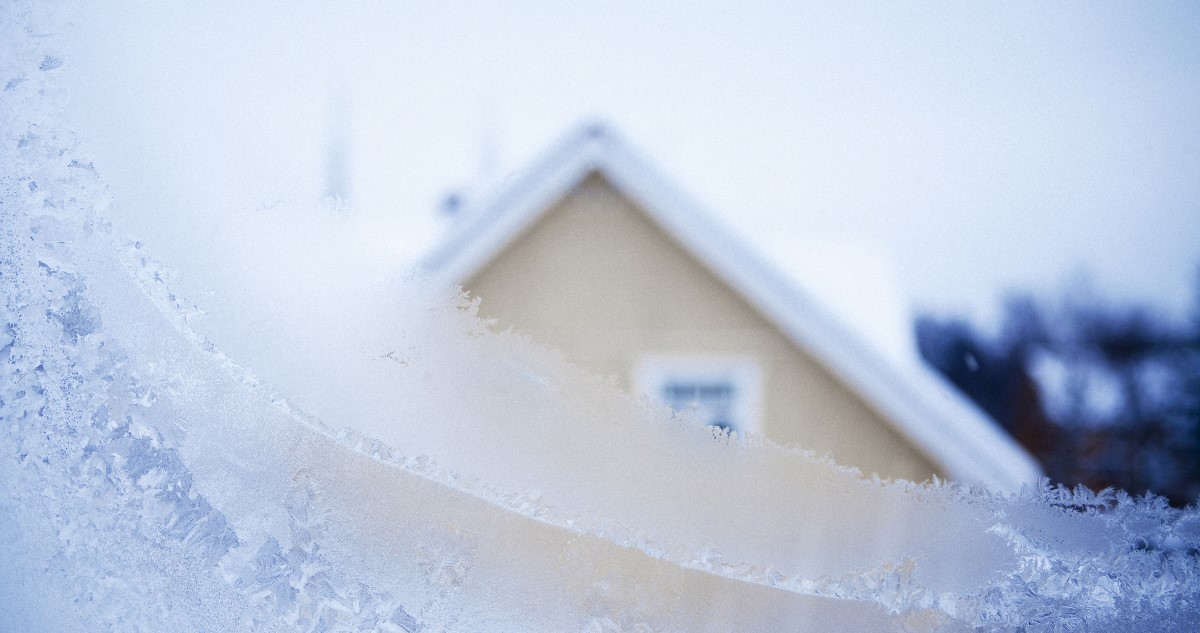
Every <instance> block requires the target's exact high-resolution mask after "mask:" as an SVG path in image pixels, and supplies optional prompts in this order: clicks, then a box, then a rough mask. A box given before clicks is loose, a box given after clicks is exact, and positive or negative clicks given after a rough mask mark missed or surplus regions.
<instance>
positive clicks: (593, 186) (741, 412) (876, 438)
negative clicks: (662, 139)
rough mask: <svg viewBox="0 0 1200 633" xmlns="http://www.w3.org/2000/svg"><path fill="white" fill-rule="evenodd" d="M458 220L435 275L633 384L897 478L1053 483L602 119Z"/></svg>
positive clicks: (522, 328)
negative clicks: (733, 231)
mask: <svg viewBox="0 0 1200 633" xmlns="http://www.w3.org/2000/svg"><path fill="white" fill-rule="evenodd" d="M461 214H462V217H461V219H460V220H459V222H458V224H457V225H456V226H455V227H453V228H452V229H451V231H450V233H449V234H448V236H447V238H446V239H445V240H444V241H443V242H442V243H441V244H440V245H439V246H438V247H437V248H436V249H435V250H434V251H433V252H432V253H431V254H430V255H429V256H428V257H427V258H426V259H425V260H424V262H423V267H424V268H425V269H426V270H427V271H428V272H429V274H430V275H431V276H434V277H435V278H437V279H440V280H443V281H446V282H449V283H455V284H460V285H462V286H463V287H464V288H465V289H467V290H468V291H469V292H470V293H471V294H472V295H474V296H477V297H479V298H480V299H481V303H480V308H479V309H480V314H481V315H483V316H486V317H490V318H494V319H496V320H497V321H498V323H499V325H500V326H501V327H511V328H513V330H514V331H518V332H521V333H524V334H527V335H529V336H530V337H532V338H533V339H535V340H537V341H539V342H541V343H543V344H546V345H549V346H552V347H555V348H558V349H559V350H561V352H562V353H563V354H564V356H565V357H566V358H567V359H569V360H571V361H573V362H576V363H578V364H581V365H583V366H585V367H588V368H590V369H591V370H593V371H595V372H597V373H598V374H602V375H611V376H615V377H616V380H617V382H618V384H619V385H620V386H622V387H623V388H626V389H630V390H632V391H639V392H641V393H644V394H647V395H648V396H650V397H653V398H657V399H659V400H661V401H663V402H665V403H667V404H669V405H671V406H672V407H674V408H675V409H677V410H680V411H688V412H690V413H691V414H693V415H696V416H698V417H699V418H700V419H701V420H703V421H704V422H707V423H709V424H715V425H719V426H722V427H726V428H729V429H731V430H733V431H736V432H739V433H747V432H748V433H758V434H761V435H763V436H765V437H766V438H769V439H771V440H773V441H776V442H779V443H784V444H790V445H796V446H799V447H802V448H804V449H808V450H812V451H815V452H817V453H825V454H829V455H831V456H832V457H833V458H834V459H835V460H837V461H838V462H839V463H843V464H847V465H851V466H855V467H858V468H859V469H861V470H862V471H863V472H864V473H868V474H870V473H876V474H878V475H880V476H881V477H884V478H903V479H909V480H914V481H923V480H926V479H928V478H930V477H931V476H934V475H936V476H938V477H941V478H944V479H951V480H958V481H967V482H978V483H984V484H987V485H989V486H991V487H993V488H996V489H1001V490H1015V489H1018V488H1019V487H1020V486H1021V485H1022V484H1024V483H1029V482H1033V481H1036V480H1037V479H1038V478H1039V477H1040V474H1041V473H1040V470H1039V469H1038V467H1037V465H1036V463H1035V462H1034V460H1033V459H1032V458H1031V457H1030V456H1029V455H1028V454H1027V453H1026V452H1025V451H1024V450H1022V449H1021V448H1020V447H1019V446H1018V445H1017V443H1016V442H1014V441H1013V440H1012V438H1010V437H1009V436H1007V435H1006V434H1005V433H1004V432H1003V431H1002V430H1001V429H999V428H998V427H997V426H996V424H995V423H994V422H993V421H992V420H990V419H989V418H988V417H987V416H986V415H985V414H983V413H982V412H980V411H979V410H978V409H977V408H976V407H975V406H974V405H973V404H971V403H969V402H968V401H967V400H965V399H964V398H963V397H961V396H960V395H959V394H958V393H957V392H956V391H955V390H954V389H953V388H952V387H950V386H949V385H947V384H946V383H945V382H944V381H943V380H942V379H941V378H940V377H938V376H936V375H935V374H934V373H933V372H932V370H929V369H926V368H924V367H923V366H920V365H919V364H916V363H914V364H913V365H912V366H903V367H901V366H898V365H897V364H896V363H894V362H893V361H891V360H890V359H888V358H887V357H885V356H884V355H883V354H880V353H878V352H877V350H875V349H873V348H872V346H871V345H869V344H868V343H866V342H865V340H864V339H863V338H862V337H860V336H858V335H856V333H855V332H854V331H852V330H851V329H850V328H848V327H847V326H846V325H845V323H844V322H843V321H842V320H839V319H838V318H836V317H834V316H832V314H831V313H829V312H827V311H826V310H825V309H824V308H823V307H822V306H821V305H819V304H818V303H817V302H816V301H815V300H814V299H813V297H812V296H810V295H809V294H808V293H806V292H805V290H804V289H803V288H800V287H797V286H796V284H795V283H793V282H792V281H791V279H790V278H787V277H785V276H783V275H781V274H780V273H779V272H778V270H777V269H776V268H774V267H772V266H769V265H767V264H766V263H764V261H762V260H761V259H760V258H759V257H758V256H757V255H756V254H755V253H754V252H752V251H750V250H749V249H748V248H747V247H745V246H744V245H742V244H741V243H739V242H738V241H737V240H735V239H734V238H733V237H732V236H731V235H730V234H729V233H728V232H726V231H724V230H722V229H721V228H720V227H719V226H718V225H717V224H716V223H715V222H714V221H713V220H712V219H711V218H709V217H708V215H707V214H706V213H704V212H703V211H702V210H700V209H699V208H697V207H696V205H694V204H693V203H691V202H689V201H688V200H687V199H686V197H684V196H683V195H682V194H680V193H679V192H678V191H676V190H675V189H674V188H672V186H671V185H670V184H668V183H667V182H666V180H665V179H664V178H662V177H661V176H659V175H658V174H657V173H656V172H655V170H654V169H653V168H651V166H650V165H648V164H647V163H646V162H645V161H643V160H642V159H641V158H640V157H639V156H638V155H637V154H636V152H634V151H633V150H632V149H631V148H630V147H629V146H628V144H627V143H626V142H624V141H623V140H622V139H621V138H620V136H619V135H617V134H616V133H615V132H614V131H612V130H611V129H609V128H607V127H605V126H602V125H590V126H585V127H582V128H581V129H579V130H577V131H575V132H574V133H572V134H570V135H569V136H568V137H567V138H566V139H565V140H563V141H562V142H561V143H560V144H559V145H558V146H556V147H555V148H553V149H552V150H551V151H549V152H548V153H547V154H546V155H544V156H543V157H542V158H541V159H540V160H539V161H538V162H536V163H535V164H534V165H532V166H531V167H530V168H529V169H527V170H525V171H523V172H521V173H520V174H518V176H516V177H515V178H514V179H512V180H510V181H509V182H508V183H507V184H506V185H505V186H503V187H501V188H500V190H499V191H498V192H497V193H496V194H495V195H494V196H492V197H490V198H488V199H487V200H486V201H484V202H483V203H482V204H479V205H475V206H474V207H469V208H467V209H465V210H463V211H461Z"/></svg>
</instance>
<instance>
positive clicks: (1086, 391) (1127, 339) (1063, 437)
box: [916, 284, 1200, 505]
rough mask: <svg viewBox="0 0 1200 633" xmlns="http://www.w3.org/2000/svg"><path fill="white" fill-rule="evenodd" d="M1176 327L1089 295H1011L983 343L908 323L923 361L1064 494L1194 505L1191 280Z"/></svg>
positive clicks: (956, 328) (1197, 324)
mask: <svg viewBox="0 0 1200 633" xmlns="http://www.w3.org/2000/svg"><path fill="white" fill-rule="evenodd" d="M1197 290H1198V292H1197V301H1196V308H1195V310H1194V311H1193V314H1192V315H1191V318H1190V319H1189V320H1187V322H1185V323H1182V324H1181V323H1171V322H1168V321H1167V320H1166V319H1164V318H1163V317H1161V316H1159V315H1157V314H1156V313H1155V312H1153V311H1151V310H1149V309H1147V308H1144V307H1140V306H1114V305H1112V304H1109V303H1105V302H1103V301H1101V300H1099V299H1096V298H1095V297H1094V296H1091V295H1087V294H1083V295H1075V296H1070V297H1067V298H1065V299H1063V300H1062V301H1060V302H1058V303H1057V304H1051V303H1049V302H1039V301H1037V300H1034V299H1032V298H1030V297H1027V296H1023V297H1016V298H1012V299H1010V300H1009V301H1008V302H1007V304H1006V306H1005V316H1004V323H1003V327H1002V328H1001V331H1000V332H999V334H997V335H995V336H994V337H990V338H989V337H984V336H981V335H980V334H979V332H978V331H977V330H976V329H975V328H973V327H972V326H971V325H970V324H968V323H967V322H965V321H962V320H955V319H950V320H939V319H934V318H930V317H922V318H920V319H918V321H917V324H916V335H917V345H918V348H919V349H920V352H921V355H922V356H923V357H924V359H925V361H926V362H928V363H930V364H931V365H933V366H934V367H935V368H937V370H938V371H940V372H941V373H942V374H943V375H945V376H946V378H948V379H949V380H950V381H951V382H952V383H954V384H955V385H956V386H957V387H958V388H959V389H961V390H962V391H963V392H964V393H965V394H967V396H969V397H970V398H971V399H972V400H974V401H975V402H976V403H977V404H978V405H979V406H980V407H981V408H983V409H984V410H985V411H987V412H988V413H989V414H991V416H992V417H993V418H995V419H996V421H997V422H999V423H1000V424H1001V425H1002V426H1004V427H1005V428H1006V429H1008V431H1009V432H1010V433H1011V434H1012V435H1013V436H1014V437H1016V438H1017V440H1018V441H1020V442H1021V443H1022V444H1023V445H1024V446H1025V447H1026V448H1027V449H1028V450H1029V451H1030V452H1031V453H1032V454H1033V455H1034V457H1036V458H1037V459H1039V460H1040V461H1041V463H1042V467H1043V468H1044V469H1045V471H1046V474H1047V476H1049V477H1050V478H1051V479H1052V480H1053V481H1054V482H1056V483H1063V484H1067V485H1069V486H1074V485H1075V484H1084V485H1086V486H1088V487H1090V488H1092V489H1095V490H1099V489H1101V488H1107V487H1110V486H1111V487H1116V488H1120V489H1123V490H1127V491H1129V492H1130V493H1134V494H1141V493H1144V492H1146V491H1152V492H1154V493H1156V494H1160V495H1163V496H1165V497H1167V498H1168V499H1170V501H1171V503H1172V504H1174V505H1186V504H1190V503H1195V502H1196V501H1197V499H1200V284H1198V287H1197Z"/></svg>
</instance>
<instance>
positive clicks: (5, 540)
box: [0, 2, 1200, 632]
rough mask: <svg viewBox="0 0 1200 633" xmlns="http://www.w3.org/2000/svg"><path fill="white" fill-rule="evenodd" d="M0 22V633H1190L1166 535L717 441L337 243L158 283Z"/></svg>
mask: <svg viewBox="0 0 1200 633" xmlns="http://www.w3.org/2000/svg"><path fill="white" fill-rule="evenodd" d="M0 11H2V12H3V13H0V29H2V33H3V37H2V38H0V42H3V46H4V48H5V54H4V55H2V56H0V60H2V61H0V83H3V84H4V85H6V86H8V87H7V88H5V91H4V95H5V98H4V99H3V101H2V102H0V121H3V127H2V131H3V137H2V138H0V144H2V146H0V165H3V170H4V171H3V172H2V173H0V195H2V196H3V198H2V204H0V279H2V280H3V282H2V285H0V289H2V291H3V294H4V303H3V308H2V312H0V323H2V324H3V327H2V332H3V335H2V336H0V367H2V368H3V369H2V371H3V373H4V377H3V380H0V414H2V415H0V420H2V424H0V489H3V490H4V491H5V492H4V496H2V497H0V560H4V561H6V564H5V565H4V566H3V568H0V604H3V605H5V608H4V609H0V629H3V630H35V629H42V630H79V631H88V630H106V631H107V630H131V631H133V630H137V631H141V630H145V631H195V630H212V631H234V630H255V631H262V630H266V631H271V630H283V631H287V630H306V631H308V630H321V631H338V630H343V631H357V630H378V631H410V632H411V631H417V630H422V631H440V630H445V631H459V630H464V631H465V630H473V631H518V630H523V631H528V630H535V631H564V630H585V631H624V630H632V631H652V630H714V631H716V630H722V631H724V630H765V631H774V630H789V629H795V628H803V629H811V630H839V631H887V630H894V631H901V630H905V631H914V630H917V631H920V630H926V631H934V630H941V631H947V630H951V631H952V630H996V631H1010V630H1011V631H1015V630H1078V629H1089V630H1095V629H1112V630H1124V629H1128V628H1132V627H1134V626H1137V627H1145V628H1157V629H1162V630H1187V629H1189V628H1190V629H1195V628H1196V626H1197V625H1200V614H1198V613H1197V607H1196V605H1197V600H1198V599H1200V561H1198V557H1197V553H1196V552H1197V551H1200V513H1198V512H1197V510H1196V509H1195V508H1192V509H1188V510H1177V509H1171V508H1169V507H1166V505H1165V504H1164V503H1163V502H1162V501H1161V500H1159V499H1154V498H1148V499H1132V498H1129V497H1128V496H1125V495H1123V494H1121V493H1116V492H1112V491H1108V492H1104V493H1099V494H1093V493H1091V492H1089V491H1085V490H1079V491H1066V490H1062V489H1056V488H1050V487H1048V486H1043V487H1040V488H1037V489H1030V490H1026V491H1025V492H1024V493H1023V494H1021V495H1017V496H1000V495H996V494H993V493H989V492H987V491H985V490H980V489H971V488H965V487H961V486H956V485H952V484H947V483H941V482H939V483H933V484H926V485H917V484H912V483H908V482H876V481H869V480H864V479H862V478H861V477H860V476H859V475H858V474H857V473H856V472H853V471H850V470H847V469H844V468H841V467H838V466H837V465H836V464H832V463H830V462H828V461H827V460H822V459H818V458H815V457H813V456H810V455H807V454H804V453H800V452H797V451H793V450H787V449H783V448H780V447H778V446H774V445H771V444H769V443H765V442H762V441H747V440H743V439H738V438H731V437H728V436H714V435H713V432H712V430H711V429H708V428H703V427H698V426H693V425H689V424H688V423H686V422H683V421H680V420H677V419H675V418H673V417H672V416H671V415H670V414H669V412H668V411H666V410H664V409H661V408H654V407H650V406H648V405H646V404H644V403H641V402H638V401H635V400H633V399H631V398H629V397H627V396H625V395H623V394H621V393H620V392H619V391H617V390H616V389H614V388H613V387H612V385H610V384H609V383H607V382H605V381H603V380H598V379H595V378H593V377H590V376H587V375H586V374H584V373H583V372H582V371H581V370H579V369H578V368H575V367H572V366H570V365H569V364H567V363H565V362H563V361H562V360H561V359H559V358H558V357H557V356H555V355H554V354H553V353H551V352H549V351H547V350H544V349H541V348H539V347H537V346H536V345H534V344H532V343H531V342H529V341H527V340H524V339H522V338H520V337H517V336H514V335H511V334H506V333H497V332H494V331H492V329H491V328H490V327H489V325H488V324H487V323H483V322H481V321H480V320H479V319H478V318H477V317H476V315H475V313H474V306H473V305H472V304H471V303H469V302H467V301H465V300H464V299H463V298H462V297H461V296H460V295H458V294H457V293H455V292H452V291H449V290H447V289H442V288H438V287H435V286H430V285H429V284H428V283H426V282H423V281H422V280H419V279H395V278H391V277H390V276H389V275H388V274H386V273H385V272H382V271H384V270H385V267H386V265H387V264H386V262H387V260H386V254H387V252H388V248H387V246H386V243H385V242H384V241H383V240H380V239H377V237H376V232H375V231H373V230H372V227H371V226H369V225H364V224H359V223H357V222H356V220H355V219H354V217H353V214H352V213H351V214H340V213H330V212H329V211H330V209H328V208H327V207H326V206H324V205H322V204H321V203H319V202H314V203H312V204H307V203H304V202H295V201H293V202H286V203H281V204H279V205H274V206H272V207H270V208H269V209H266V210H264V211H262V212H260V213H259V214H258V215H253V214H250V215H244V216H243V217H244V221H243V222H242V223H240V224H239V225H238V227H237V228H238V230H237V231H236V232H234V233H232V234H224V235H223V236H222V237H221V238H220V239H218V240H208V239H199V237H200V236H196V237H197V239H195V240H194V244H193V245H192V246H191V248H192V249H194V251H195V252H193V253H191V254H190V256H189V257H188V258H186V260H187V261H206V262H207V263H208V264H209V265H208V266H205V267H204V268H202V269H192V270H185V271H179V272H172V271H170V270H168V269H167V268H166V267H164V266H163V265H162V264H160V263H159V262H158V261H157V260H156V258H155V254H154V245H153V244H151V243H141V242H137V241H131V240H129V239H127V238H126V237H125V232H124V231H123V230H122V229H121V228H119V227H114V226H113V225H111V224H110V223H109V221H108V220H107V219H106V218H107V214H108V213H109V212H110V210H111V206H112V205H120V204H121V200H115V201H112V202H110V200H109V193H108V191H107V189H106V187H105V184H104V181H103V178H102V176H103V174H101V173H98V171H97V169H96V168H95V167H94V166H92V161H90V160H89V158H88V154H87V150H86V146H85V142H86V139H83V140H78V139H76V138H75V137H74V135H73V133H72V132H71V128H70V126H69V122H68V121H66V120H64V117H63V115H62V110H61V100H62V99H64V98H65V96H64V93H66V92H68V91H67V90H66V88H65V87H66V86H67V85H68V84H67V83H66V79H65V78H66V77H69V74H67V73H69V72H70V69H71V62H70V59H69V58H66V59H64V58H63V57H61V56H60V55H59V54H58V53H57V52H56V48H55V47H56V46H58V44H59V40H58V37H61V36H58V37H55V36H51V34H54V33H59V32H60V31H61V30H62V29H63V28H64V27H63V25H64V24H66V22H67V21H68V17H69V12H65V11H61V10H60V9H59V8H58V7H54V6H43V5H42V4H40V3H33V2H12V3H8V4H6V5H4V6H3V8H0ZM60 13H66V15H60ZM47 60H53V61H52V63H47ZM18 80H19V81H18ZM295 199H296V200H302V199H303V198H302V197H300V196H297V197H296V198H295ZM246 206H247V207H248V209H253V208H254V206H255V202H254V201H248V202H247V203H246ZM380 257H384V258H385V259H382V260H381V259H378V258H380ZM180 288H187V289H189V292H186V293H185V292H183V291H182V290H180ZM193 292H194V293H195V294H193Z"/></svg>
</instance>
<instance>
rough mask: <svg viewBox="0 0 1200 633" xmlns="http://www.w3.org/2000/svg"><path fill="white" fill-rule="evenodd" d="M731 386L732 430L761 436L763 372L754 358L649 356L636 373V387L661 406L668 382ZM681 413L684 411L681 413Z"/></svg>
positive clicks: (732, 356)
mask: <svg viewBox="0 0 1200 633" xmlns="http://www.w3.org/2000/svg"><path fill="white" fill-rule="evenodd" d="M671 382H676V383H688V382H691V383H707V384H713V383H728V384H729V385H730V386H731V387H732V389H733V398H732V406H731V407H730V417H731V418H732V419H731V425H730V426H731V430H732V431H734V432H736V433H737V434H738V436H739V437H741V436H745V435H747V434H754V435H758V434H761V433H762V396H763V372H762V369H761V367H760V366H759V362H758V361H757V360H756V359H755V358H754V357H752V356H743V355H717V354H646V355H643V356H642V357H640V358H639V359H638V361H637V365H636V366H635V368H634V371H633V387H634V388H635V389H636V390H637V391H638V393H639V394H641V395H642V396H644V397H646V398H648V399H650V400H652V401H654V402H658V403H661V404H665V405H667V406H670V405H669V403H666V402H664V399H663V395H662V394H663V389H664V388H665V387H666V385H667V384H668V383H671ZM681 413H682V412H681Z"/></svg>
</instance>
